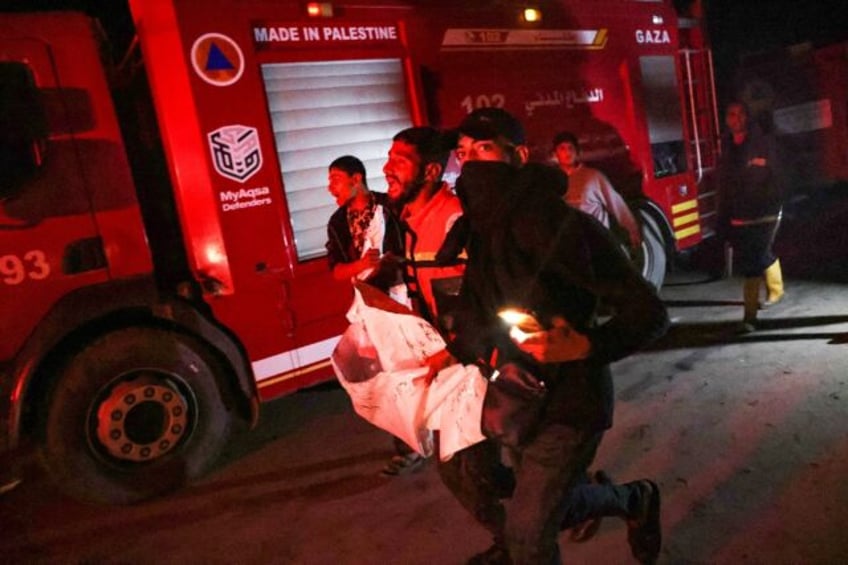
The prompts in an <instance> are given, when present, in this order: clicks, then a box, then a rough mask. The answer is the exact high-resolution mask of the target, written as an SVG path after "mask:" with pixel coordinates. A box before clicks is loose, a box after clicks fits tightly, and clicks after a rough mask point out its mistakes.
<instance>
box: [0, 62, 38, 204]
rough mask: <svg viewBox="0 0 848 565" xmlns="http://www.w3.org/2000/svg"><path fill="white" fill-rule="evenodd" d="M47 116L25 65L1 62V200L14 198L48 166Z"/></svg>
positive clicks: (30, 73)
mask: <svg viewBox="0 0 848 565" xmlns="http://www.w3.org/2000/svg"><path fill="white" fill-rule="evenodd" d="M47 131H48V129H47V115H46V112H45V109H44V105H43V103H42V101H41V95H40V92H39V89H38V86H37V85H36V84H35V78H34V77H33V74H32V72H31V71H30V69H29V67H28V66H27V65H25V64H24V63H19V62H12V61H3V62H0V198H7V197H9V196H10V195H12V194H14V192H15V191H16V189H17V188H19V187H20V185H21V183H22V182H23V181H25V180H26V179H28V178H30V177H32V176H33V175H34V174H35V173H36V172H38V170H39V169H40V168H41V166H42V163H43V162H44V152H45V149H46V147H47Z"/></svg>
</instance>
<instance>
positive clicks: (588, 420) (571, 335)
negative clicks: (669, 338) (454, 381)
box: [434, 108, 668, 565]
mask: <svg viewBox="0 0 848 565" xmlns="http://www.w3.org/2000/svg"><path fill="white" fill-rule="evenodd" d="M457 156H458V157H459V159H460V161H461V162H462V163H463V169H462V173H461V176H460V177H459V179H458V181H457V185H456V191H457V194H458V196H459V198H460V200H461V201H462V206H463V210H464V212H465V214H464V216H463V217H465V218H466V219H467V222H468V223H467V229H468V234H467V250H468V264H467V266H466V272H465V278H464V280H463V286H462V291H461V293H460V302H461V309H460V310H459V312H458V313H457V315H456V321H455V330H456V337H455V339H453V340H452V341H451V342H450V343H449V345H448V351H449V352H450V355H449V356H448V355H447V354H445V356H443V357H449V358H455V359H458V360H459V361H461V362H463V363H481V364H484V363H485V364H488V365H489V366H488V367H484V368H483V370H484V371H486V370H495V369H498V368H499V367H503V366H504V364H506V363H514V364H518V365H520V366H521V367H523V368H524V369H525V370H527V371H529V372H531V373H533V374H535V375H537V376H538V377H539V378H541V379H542V380H543V381H544V382H545V385H546V387H547V394H546V400H545V403H546V404H545V406H544V408H543V411H542V413H541V416H540V418H539V421H538V422H537V425H536V429H535V431H534V433H533V434H532V435H530V436H529V438H528V439H527V440H525V441H524V442H522V443H519V444H517V445H509V446H507V447H508V448H509V449H510V451H511V455H512V457H511V459H512V462H513V467H514V479H515V486H514V490H512V492H511V496H510V493H509V492H508V490H509V489H508V488H504V480H503V479H504V477H503V474H502V467H501V466H500V464H499V458H498V455H499V453H498V451H499V449H498V447H499V446H498V445H493V442H483V443H480V444H477V445H475V446H472V447H470V448H468V449H467V450H464V451H465V452H460V453H458V454H457V455H456V456H455V457H454V460H452V462H448V465H442V467H444V469H440V471H441V472H442V477H443V479H445V482H446V484H447V485H448V486H449V488H451V490H452V491H453V492H454V494H455V495H456V496H457V497H458V498H459V500H460V502H462V504H463V505H464V506H465V507H466V508H467V509H469V510H470V511H471V512H472V513H473V514H474V516H475V518H477V519H478V520H479V521H480V522H481V523H482V524H483V525H484V526H486V527H487V528H488V529H490V531H492V533H493V534H494V536H495V544H494V545H493V546H492V547H491V548H490V549H489V550H487V551H486V552H484V553H482V554H479V555H477V556H475V557H474V558H473V559H472V560H471V563H512V564H515V565H517V564H528V565H529V564H533V565H538V564H542V565H545V564H548V563H558V562H559V546H558V543H557V537H558V533H559V530H560V526H561V525H565V526H569V525H575V524H579V523H581V522H583V521H585V520H587V519H590V518H595V517H599V516H610V515H617V516H620V517H621V518H623V519H625V520H627V523H628V541H629V542H630V546H631V549H632V551H633V555H634V556H635V557H636V558H637V559H638V560H639V562H641V563H653V562H654V561H655V560H656V558H657V556H658V554H659V550H660V545H661V531H660V523H659V490H658V488H657V486H656V484H655V483H654V482H652V481H649V480H641V481H635V482H632V483H628V484H624V485H613V484H604V485H586V484H581V483H582V482H583V478H584V477H585V475H586V470H587V469H588V468H589V466H590V465H591V464H592V461H593V459H594V457H595V453H596V451H597V448H598V446H599V444H600V441H601V438H602V437H603V433H604V431H605V430H606V429H607V428H609V427H610V425H611V424H612V409H613V387H612V379H611V375H610V371H609V363H610V362H612V361H615V360H618V359H621V358H622V357H624V356H626V355H628V354H630V353H632V352H634V351H636V350H637V349H639V348H640V347H642V346H644V345H646V344H647V343H648V342H649V341H651V340H652V339H654V338H656V337H658V336H660V335H662V333H663V332H664V331H665V329H666V327H667V325H668V318H667V315H666V312H665V309H664V307H663V305H662V303H661V302H660V300H659V298H658V297H657V295H656V292H655V291H654V289H653V288H652V287H651V286H650V284H648V283H647V282H645V281H644V279H643V278H642V277H641V276H640V275H639V273H637V272H636V271H635V270H634V269H633V267H632V266H631V264H630V263H629V261H628V260H627V259H626V258H625V257H624V255H623V254H622V253H621V252H620V251H619V249H618V248H617V247H616V245H615V243H614V242H613V241H612V240H611V238H610V237H609V235H608V234H607V233H606V230H605V229H604V228H603V226H601V225H600V224H599V223H598V222H597V221H596V220H594V219H593V218H590V217H589V216H588V215H586V214H583V213H581V212H579V211H576V210H573V209H571V208H569V207H568V206H567V205H566V204H565V203H564V202H563V201H562V199H561V196H560V195H561V193H562V192H561V191H560V187H559V185H558V184H557V183H558V182H559V183H561V182H562V181H561V173H560V172H559V171H557V170H555V169H553V168H550V167H542V166H538V165H537V166H532V165H527V166H522V165H523V163H525V162H526V160H527V148H526V146H524V134H523V129H522V128H521V124H520V123H519V122H518V121H517V120H516V119H515V118H514V117H512V116H511V115H510V114H508V113H507V112H505V111H503V110H499V109H491V108H486V109H482V110H477V111H475V112H473V113H472V114H470V115H469V116H468V118H466V120H465V121H463V123H462V124H461V125H460V127H459V140H458V144H457ZM484 159H487V160H489V161H493V162H475V161H481V160H484ZM558 178H560V180H559V181H558V180H557V179H558ZM600 300H603V301H604V302H605V303H607V304H610V305H611V306H612V307H613V308H614V314H613V316H612V317H611V318H610V319H609V320H608V321H607V322H605V323H603V324H598V321H597V319H596V316H595V309H596V307H597V304H598V302H599V301H600ZM504 307H519V308H522V309H523V310H525V311H528V312H532V313H533V314H534V315H535V317H536V319H537V320H538V323H539V326H540V328H541V329H539V330H538V331H533V332H532V333H530V334H529V335H525V336H524V338H523V339H522V340H520V339H513V338H512V337H511V336H510V330H509V328H508V327H507V326H505V325H504V324H503V323H502V322H501V321H500V320H499V318H498V312H499V311H500V310H501V309H503V308H504ZM481 360H485V361H484V362H481ZM434 361H439V359H434ZM441 361H445V359H444V358H443V359H441ZM501 496H503V497H507V496H509V500H507V501H506V502H504V503H501V501H500V500H499V497H501Z"/></svg>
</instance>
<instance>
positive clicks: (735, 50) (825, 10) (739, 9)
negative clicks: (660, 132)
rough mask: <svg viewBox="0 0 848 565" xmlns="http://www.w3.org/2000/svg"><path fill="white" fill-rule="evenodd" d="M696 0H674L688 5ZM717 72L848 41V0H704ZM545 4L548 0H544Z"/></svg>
mask: <svg viewBox="0 0 848 565" xmlns="http://www.w3.org/2000/svg"><path fill="white" fill-rule="evenodd" d="M691 1H692V0H674V3H675V4H677V5H683V6H686V5H688V4H690V3H691ZM702 1H703V3H704V10H705V13H706V19H707V25H708V30H709V34H710V37H711V40H712V43H713V51H714V55H715V61H716V67H717V72H718V74H719V76H718V78H719V81H721V80H722V79H723V78H724V77H728V76H730V75H731V74H732V72H733V67H734V66H735V64H736V61H737V60H738V58H739V56H740V55H742V54H743V53H750V52H756V51H762V50H765V49H769V48H773V47H779V46H788V45H793V44H796V43H802V42H805V41H810V42H813V43H814V44H816V45H824V44H829V43H835V42H838V41H848V0H702ZM540 4H544V2H543V1H542V2H540ZM0 6H2V9H3V10H15V11H18V10H23V9H29V10H32V9H78V10H83V11H85V12H87V13H88V14H90V15H92V16H96V17H98V18H100V19H101V21H102V22H103V25H104V27H105V28H106V30H107V32H109V34H110V36H111V37H113V38H114V39H117V45H115V50H116V54H119V53H121V52H122V50H123V48H124V47H125V45H126V43H127V42H128V38H129V36H130V33H131V30H132V22H131V19H130V16H129V10H128V9H127V6H126V2H125V1H123V0H0Z"/></svg>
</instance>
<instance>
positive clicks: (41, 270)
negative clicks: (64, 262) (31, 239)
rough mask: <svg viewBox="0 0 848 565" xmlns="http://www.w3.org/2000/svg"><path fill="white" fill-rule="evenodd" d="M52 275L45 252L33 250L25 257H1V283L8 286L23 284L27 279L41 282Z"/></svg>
mask: <svg viewBox="0 0 848 565" xmlns="http://www.w3.org/2000/svg"><path fill="white" fill-rule="evenodd" d="M48 275H50V264H49V263H48V262H47V258H46V257H45V256H44V251H41V250H39V249H33V250H32V251H27V252H26V253H24V254H23V256H18V255H0V282H2V283H3V284H7V285H10V286H11V285H16V284H21V283H22V282H24V281H25V280H26V279H31V280H36V281H38V280H41V279H45V278H47V276H48Z"/></svg>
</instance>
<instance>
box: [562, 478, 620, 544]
mask: <svg viewBox="0 0 848 565" xmlns="http://www.w3.org/2000/svg"><path fill="white" fill-rule="evenodd" d="M592 482H593V483H596V484H599V485H609V484H612V478H610V476H609V475H607V472H606V471H604V470H603V469H600V470H598V471H595V474H594V475H592ZM602 520H603V517H601V516H599V517H597V518H590V519H588V520H586V521H585V522H582V523H580V524H578V525H576V526H574V527H573V528H571V533H570V534H569V536H568V539H570V540H571V541H573V542H575V543H584V542H587V541H589V540H590V539H592V538H593V537H595V534H597V533H598V530H599V529H600V528H601V521H602Z"/></svg>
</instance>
